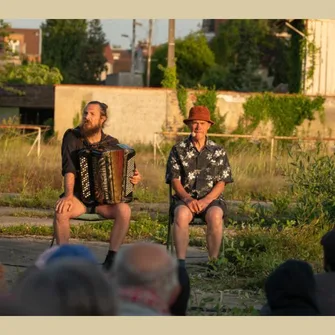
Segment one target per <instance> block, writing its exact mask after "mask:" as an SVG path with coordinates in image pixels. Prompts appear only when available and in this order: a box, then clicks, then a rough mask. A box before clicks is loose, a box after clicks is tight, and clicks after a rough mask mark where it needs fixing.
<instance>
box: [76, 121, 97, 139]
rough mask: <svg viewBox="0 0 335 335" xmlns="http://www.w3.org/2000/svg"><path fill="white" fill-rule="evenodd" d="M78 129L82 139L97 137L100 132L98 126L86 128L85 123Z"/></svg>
mask: <svg viewBox="0 0 335 335" xmlns="http://www.w3.org/2000/svg"><path fill="white" fill-rule="evenodd" d="M80 128H81V133H82V134H83V136H84V137H91V136H94V135H97V134H99V133H100V132H101V130H102V128H101V127H100V125H97V126H95V127H93V128H87V127H86V124H85V123H84V124H82V125H81V127H80Z"/></svg>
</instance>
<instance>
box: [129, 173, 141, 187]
mask: <svg viewBox="0 0 335 335" xmlns="http://www.w3.org/2000/svg"><path fill="white" fill-rule="evenodd" d="M141 180H142V176H141V174H140V173H139V172H138V170H137V169H135V170H134V175H133V176H132V177H131V178H130V182H131V183H132V184H133V185H136V184H138V183H139V182H140V181H141Z"/></svg>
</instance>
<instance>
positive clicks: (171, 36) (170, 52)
mask: <svg viewBox="0 0 335 335" xmlns="http://www.w3.org/2000/svg"><path fill="white" fill-rule="evenodd" d="M174 35H175V20H174V19H169V39H168V62H167V63H168V67H173V66H174V65H175V62H174V59H175V45H174Z"/></svg>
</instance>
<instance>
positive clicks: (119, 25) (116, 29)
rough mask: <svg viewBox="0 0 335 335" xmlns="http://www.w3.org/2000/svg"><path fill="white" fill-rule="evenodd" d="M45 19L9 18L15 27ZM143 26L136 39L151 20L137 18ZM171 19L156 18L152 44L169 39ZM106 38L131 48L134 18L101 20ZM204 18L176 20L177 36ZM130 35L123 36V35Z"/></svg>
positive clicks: (34, 25) (144, 33)
mask: <svg viewBox="0 0 335 335" xmlns="http://www.w3.org/2000/svg"><path fill="white" fill-rule="evenodd" d="M44 21H45V19H42V20H37V19H18V20H15V19H13V20H7V19H6V22H8V23H10V24H11V26H12V27H13V28H39V27H40V25H41V23H42V22H44ZM137 21H138V22H139V23H142V26H136V41H138V40H143V39H146V38H147V37H148V33H149V20H137ZM168 21H169V20H167V19H166V20H154V23H153V30H152V44H153V45H158V44H162V43H165V42H167V39H168V25H169V23H168ZM101 23H102V26H103V29H104V32H105V34H106V38H107V40H108V41H109V43H110V45H120V46H121V47H122V48H124V49H127V48H130V45H131V38H132V20H127V19H111V20H101ZM201 23H202V19H198V20H195V19H188V20H176V21H175V37H176V38H178V37H184V36H186V35H187V34H189V33H190V32H191V31H196V30H199V28H200V26H201ZM122 34H124V35H128V36H129V38H127V37H122V36H121V35H122Z"/></svg>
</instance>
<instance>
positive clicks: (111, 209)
mask: <svg viewBox="0 0 335 335" xmlns="http://www.w3.org/2000/svg"><path fill="white" fill-rule="evenodd" d="M96 212H97V213H98V214H100V215H102V216H103V217H105V218H106V219H114V226H113V229H112V231H111V235H110V242H109V250H113V251H118V250H119V248H120V246H121V245H122V243H123V241H124V239H125V237H126V235H127V232H128V229H129V224H130V217H131V210H130V207H129V205H128V204H126V203H120V204H115V205H102V206H98V207H97V208H96Z"/></svg>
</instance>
